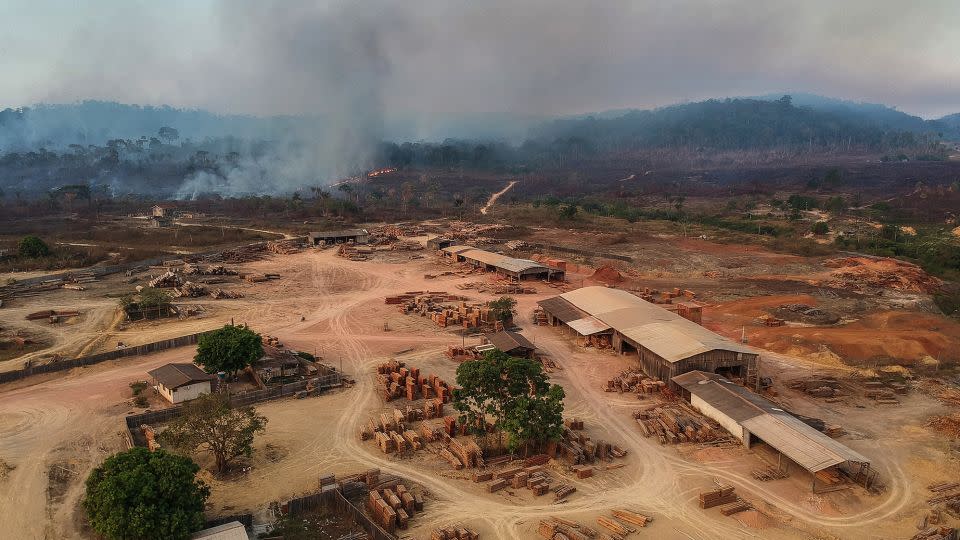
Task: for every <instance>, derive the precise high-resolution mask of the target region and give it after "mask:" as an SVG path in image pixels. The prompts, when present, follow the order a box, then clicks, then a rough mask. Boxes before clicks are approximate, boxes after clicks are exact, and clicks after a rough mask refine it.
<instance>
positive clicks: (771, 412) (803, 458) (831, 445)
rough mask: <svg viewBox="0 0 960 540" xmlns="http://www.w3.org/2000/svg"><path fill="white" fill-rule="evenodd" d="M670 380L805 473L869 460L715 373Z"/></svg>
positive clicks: (685, 375) (698, 372)
mask: <svg viewBox="0 0 960 540" xmlns="http://www.w3.org/2000/svg"><path fill="white" fill-rule="evenodd" d="M672 380H673V382H675V383H677V384H679V385H680V386H682V387H683V388H684V389H685V390H687V391H688V392H690V393H691V394H693V395H695V396H697V397H699V398H700V399H702V400H704V401H705V402H707V403H709V404H710V405H711V406H712V407H714V408H715V409H717V410H718V411H720V412H721V413H723V414H724V415H726V416H728V417H730V418H732V419H733V420H735V421H736V422H737V423H738V424H740V425H741V426H743V427H745V428H746V429H747V431H749V432H750V433H753V434H754V435H756V436H757V437H759V438H760V439H762V440H763V441H764V442H765V443H767V444H769V445H770V446H772V447H773V448H776V449H777V450H778V451H779V452H781V453H783V455H785V456H787V457H788V458H790V459H791V460H793V461H794V462H795V463H797V464H798V465H800V466H802V467H803V468H805V469H807V470H808V471H811V472H817V471H820V470H823V469H826V468H827V467H831V466H833V465H838V464H840V463H843V462H845V461H854V462H860V463H867V462H869V461H870V460H868V459H867V458H865V457H864V456H862V455H861V454H859V453H857V452H856V451H854V450H852V449H850V448H848V447H846V446H844V445H842V444H840V443H839V442H837V441H835V440H833V439H831V438H830V437H827V436H826V435H824V434H823V433H820V432H819V431H817V430H815V429H813V428H812V427H810V426H808V425H807V424H805V423H804V422H803V421H801V420H800V419H798V418H797V417H795V416H793V415H791V414H790V413H788V412H786V411H784V410H783V409H780V408H779V407H777V406H776V405H774V404H773V403H770V402H769V401H767V400H766V399H764V398H762V397H760V396H759V395H757V394H754V393H753V392H751V391H749V390H747V389H746V388H744V387H742V386H740V385H739V384H735V383H733V382H731V381H728V380H727V379H725V378H723V377H721V376H719V375H717V374H714V373H704V372H702V371H691V372H689V373H684V374H683V375H677V376H676V377H674V378H673V379H672Z"/></svg>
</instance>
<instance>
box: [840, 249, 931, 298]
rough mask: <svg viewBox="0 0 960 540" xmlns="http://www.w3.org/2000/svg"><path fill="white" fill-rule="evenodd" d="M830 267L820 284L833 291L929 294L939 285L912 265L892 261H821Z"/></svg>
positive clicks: (863, 258) (849, 259)
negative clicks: (826, 276) (885, 290)
mask: <svg viewBox="0 0 960 540" xmlns="http://www.w3.org/2000/svg"><path fill="white" fill-rule="evenodd" d="M823 264H824V266H826V267H828V268H834V269H835V270H833V271H831V272H830V278H829V279H827V280H826V282H825V283H824V285H827V286H829V287H834V288H837V289H848V290H855V291H858V292H865V291H867V290H871V289H894V290H898V291H911V292H921V293H930V292H933V291H935V290H937V289H938V288H939V287H940V285H942V283H943V282H941V281H940V280H939V279H937V278H935V277H933V276H931V275H929V274H927V273H926V272H924V271H923V269H922V268H920V267H919V266H917V265H915V264H911V263H908V262H904V261H898V260H896V259H873V258H868V257H841V258H837V259H829V260H827V261H824V263H823Z"/></svg>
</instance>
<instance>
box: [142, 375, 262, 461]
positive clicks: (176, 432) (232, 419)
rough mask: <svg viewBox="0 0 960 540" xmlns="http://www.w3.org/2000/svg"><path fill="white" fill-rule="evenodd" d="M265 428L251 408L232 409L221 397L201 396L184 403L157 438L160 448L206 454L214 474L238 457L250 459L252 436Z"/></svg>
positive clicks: (217, 395)
mask: <svg viewBox="0 0 960 540" xmlns="http://www.w3.org/2000/svg"><path fill="white" fill-rule="evenodd" d="M266 426H267V419H266V417H263V416H260V415H258V414H257V410H256V409H254V408H253V407H241V408H237V409H233V408H231V407H230V401H229V399H228V398H227V397H226V396H225V395H223V394H204V395H202V396H200V397H198V398H197V399H194V400H191V401H188V402H186V403H184V405H183V414H181V415H180V416H179V417H178V418H177V419H176V420H174V421H173V423H171V424H170V426H169V427H168V428H167V429H166V430H164V431H163V432H161V433H160V435H159V436H158V438H159V441H160V443H161V444H163V445H169V446H171V447H173V448H176V449H178V450H180V451H183V452H194V451H196V450H201V451H205V452H209V453H210V454H212V455H213V457H214V459H215V460H216V462H217V472H220V473H223V472H225V471H227V470H228V469H229V468H230V465H231V463H233V461H234V460H235V459H237V458H238V457H240V456H247V457H250V455H251V454H252V453H253V438H254V436H255V435H256V434H257V433H259V432H262V431H263V430H265V429H266Z"/></svg>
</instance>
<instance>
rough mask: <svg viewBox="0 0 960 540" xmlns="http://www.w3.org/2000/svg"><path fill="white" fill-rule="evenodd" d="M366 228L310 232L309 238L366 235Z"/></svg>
mask: <svg viewBox="0 0 960 540" xmlns="http://www.w3.org/2000/svg"><path fill="white" fill-rule="evenodd" d="M369 234H370V233H369V232H367V230H366V229H343V230H339V231H322V232H312V233H310V237H311V238H341V237H344V236H367V235H369Z"/></svg>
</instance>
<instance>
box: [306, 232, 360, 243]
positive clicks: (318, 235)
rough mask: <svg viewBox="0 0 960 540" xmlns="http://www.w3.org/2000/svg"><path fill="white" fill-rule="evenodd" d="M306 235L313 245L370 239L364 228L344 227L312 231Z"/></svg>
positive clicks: (357, 241) (358, 241)
mask: <svg viewBox="0 0 960 540" xmlns="http://www.w3.org/2000/svg"><path fill="white" fill-rule="evenodd" d="M307 237H308V238H309V239H310V243H311V244H313V245H315V246H318V245H320V244H346V243H347V242H353V243H355V244H365V243H366V242H367V240H369V239H370V233H369V232H368V231H367V230H366V229H345V230H342V231H324V232H312V233H310V234H309V235H307Z"/></svg>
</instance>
